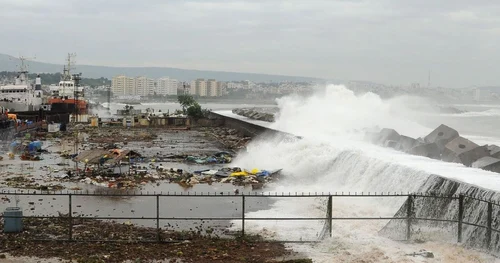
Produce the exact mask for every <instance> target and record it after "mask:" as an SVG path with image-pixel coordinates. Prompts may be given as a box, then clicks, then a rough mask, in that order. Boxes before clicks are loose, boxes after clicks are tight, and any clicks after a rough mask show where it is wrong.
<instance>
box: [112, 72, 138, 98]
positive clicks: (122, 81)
mask: <svg viewBox="0 0 500 263" xmlns="http://www.w3.org/2000/svg"><path fill="white" fill-rule="evenodd" d="M111 91H112V92H113V94H114V95H115V96H121V95H135V92H136V82H135V78H129V77H127V76H124V75H120V76H115V77H113V79H112V80H111Z"/></svg>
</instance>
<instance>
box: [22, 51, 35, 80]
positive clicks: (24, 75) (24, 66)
mask: <svg viewBox="0 0 500 263" xmlns="http://www.w3.org/2000/svg"><path fill="white" fill-rule="evenodd" d="M33 59H36V57H32V58H27V57H24V56H19V61H20V62H21V65H19V81H20V83H19V84H27V83H28V64H27V63H26V60H33Z"/></svg>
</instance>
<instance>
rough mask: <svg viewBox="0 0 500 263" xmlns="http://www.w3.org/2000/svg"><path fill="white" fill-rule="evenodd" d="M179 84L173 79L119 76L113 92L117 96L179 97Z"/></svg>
mask: <svg viewBox="0 0 500 263" xmlns="http://www.w3.org/2000/svg"><path fill="white" fill-rule="evenodd" d="M177 83H178V81H177V80H176V79H171V78H161V79H158V80H155V79H150V78H147V77H144V76H140V77H136V78H131V77H127V76H124V75H119V76H115V77H113V79H112V82H111V90H112V92H113V94H114V95H115V96H151V95H177Z"/></svg>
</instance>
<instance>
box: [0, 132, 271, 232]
mask: <svg viewBox="0 0 500 263" xmlns="http://www.w3.org/2000/svg"><path fill="white" fill-rule="evenodd" d="M73 134H75V135H74V136H73V135H70V136H68V135H66V136H59V137H58V138H47V139H45V140H42V142H43V147H42V149H44V150H46V151H44V152H42V153H41V155H40V156H41V158H42V160H40V161H23V160H21V159H20V158H19V157H18V156H16V157H15V158H14V159H9V156H8V155H7V154H4V155H3V157H4V159H3V161H2V163H1V164H0V197H2V199H0V211H4V210H5V209H6V208H7V207H13V206H19V207H21V208H22V210H23V215H25V216H58V215H60V214H66V213H69V197H68V195H24V194H23V195H10V194H5V193H6V192H7V191H9V192H12V191H19V192H23V193H27V192H29V193H33V192H36V193H41V191H38V190H36V189H39V187H40V186H43V187H44V188H43V189H46V190H49V192H50V193H53V192H54V191H55V192H56V193H80V194H82V193H83V194H86V193H95V194H98V195H122V194H130V195H140V194H141V193H142V194H161V195H168V194H183V195H190V196H161V197H159V205H158V208H159V217H160V218H200V220H181V219H179V220H174V219H168V220H160V227H162V228H168V229H172V230H189V229H192V228H194V227H197V226H200V225H203V226H204V227H215V228H217V229H220V230H221V232H220V234H222V232H224V231H225V229H226V228H227V227H229V226H230V220H229V219H230V218H239V217H241V215H242V206H241V202H242V199H241V196H239V195H237V194H235V191H239V192H248V191H251V190H252V188H251V186H250V187H248V186H247V187H245V186H236V185H233V184H227V183H217V182H215V183H212V184H210V185H209V184H195V185H188V187H186V185H182V184H177V183H169V181H168V180H154V182H150V181H148V180H144V181H143V182H140V181H141V180H140V179H139V180H138V181H139V182H140V183H139V184H137V186H136V187H134V188H128V189H113V188H109V187H106V186H107V183H101V184H100V185H90V184H88V183H86V182H80V181H78V180H77V181H76V182H74V181H67V179H65V180H63V179H62V178H63V177H65V176H66V175H67V173H68V171H72V170H73V171H74V170H75V168H77V166H78V168H80V169H82V168H83V165H84V164H82V163H79V164H77V163H76V162H74V161H73V160H70V159H68V158H65V157H63V156H64V155H65V154H66V155H67V154H70V155H71V154H74V153H75V149H78V152H82V151H85V150H90V149H95V148H99V147H102V146H103V145H106V144H110V143H111V144H115V145H116V146H117V147H120V148H122V149H128V150H134V151H137V152H139V153H141V155H142V156H143V157H144V159H145V161H144V163H142V164H141V165H144V166H145V167H154V166H158V165H160V164H161V165H162V166H163V167H165V168H167V169H168V168H174V169H183V170H184V171H187V172H194V171H198V170H205V169H220V168H223V167H227V166H230V164H192V163H186V162H183V161H179V160H178V159H169V157H170V156H176V155H179V156H184V155H196V156H203V155H210V154H213V153H216V152H221V151H228V152H231V154H233V156H235V155H237V150H235V149H227V148H224V145H223V144H222V143H221V142H219V141H216V140H213V139H211V138H210V137H208V136H206V132H205V131H204V130H182V131H168V130H161V131H150V130H149V131H147V130H121V129H105V130H93V131H85V132H83V131H82V132H79V133H78V135H76V134H77V133H73ZM148 134H154V135H155V136H154V138H149V137H148V136H149V135H148ZM141 136H142V137H141ZM139 137H140V138H139ZM76 138H78V143H77V144H76V146H75V141H76ZM141 138H144V139H141ZM116 169H120V170H121V171H122V172H123V173H127V172H128V170H129V166H128V165H126V164H125V165H123V166H120V167H119V168H116ZM151 173H154V169H151ZM9 178H10V179H9ZM12 178H23V180H24V179H25V180H29V182H26V181H21V182H20V183H18V184H14V185H13V184H12V182H10V183H9V182H7V181H8V180H11V179H12ZM26 184H29V185H33V187H31V186H30V187H31V188H36V189H22V188H23V187H22V186H23V185H26ZM16 186H19V187H16ZM19 188H21V189H19ZM26 188H29V187H26ZM61 188H64V189H61ZM75 190H77V191H75ZM2 192H3V193H4V194H3V195H2V194H1V193H2ZM201 193H205V194H207V193H211V194H213V195H215V196H213V197H206V196H205V197H193V196H192V195H195V194H201ZM269 202H271V201H270V200H269V198H259V199H256V198H254V199H251V200H248V201H247V202H246V205H245V209H246V211H254V210H258V209H262V208H265V207H267V206H268V205H269ZM71 209H72V215H73V216H74V217H78V216H85V217H112V218H117V217H125V218H156V216H157V203H156V196H82V195H74V196H72V205H71ZM208 217H215V218H224V220H215V221H206V220H204V221H203V222H202V221H201V219H202V218H208ZM116 221H119V222H126V223H132V224H136V225H139V226H148V227H155V226H156V219H154V220H151V219H118V220H116Z"/></svg>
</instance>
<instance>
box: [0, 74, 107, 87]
mask: <svg viewBox="0 0 500 263" xmlns="http://www.w3.org/2000/svg"><path fill="white" fill-rule="evenodd" d="M17 75H18V73H17V72H13V71H0V79H12V80H14V79H15V78H16V77H17ZM37 75H38V74H35V73H31V74H28V78H29V79H31V80H34V79H35V78H36V77H37ZM39 75H40V78H41V79H42V84H43V85H50V84H57V83H59V81H61V77H62V74H61V73H40V74H39ZM80 84H81V85H82V86H91V87H97V86H103V85H105V86H111V80H109V79H107V78H103V77H101V78H98V79H94V78H82V80H81V81H80Z"/></svg>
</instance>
